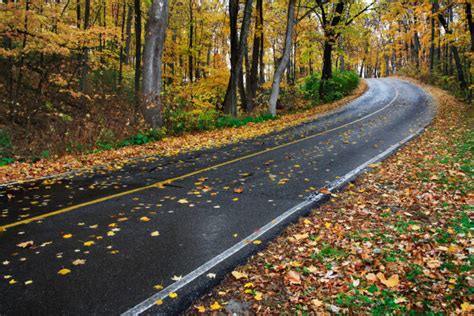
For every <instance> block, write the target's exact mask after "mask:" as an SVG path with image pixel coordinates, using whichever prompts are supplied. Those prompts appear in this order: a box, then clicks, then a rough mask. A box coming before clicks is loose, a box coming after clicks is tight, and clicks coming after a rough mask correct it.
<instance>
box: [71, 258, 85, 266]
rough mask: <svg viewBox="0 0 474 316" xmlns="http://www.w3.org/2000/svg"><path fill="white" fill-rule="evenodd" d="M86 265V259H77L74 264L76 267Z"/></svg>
mask: <svg viewBox="0 0 474 316" xmlns="http://www.w3.org/2000/svg"><path fill="white" fill-rule="evenodd" d="M85 263H86V260H85V259H76V260H74V261H73V262H72V264H73V265H75V266H78V265H81V264H85Z"/></svg>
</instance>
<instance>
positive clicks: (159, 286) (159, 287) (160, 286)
mask: <svg viewBox="0 0 474 316" xmlns="http://www.w3.org/2000/svg"><path fill="white" fill-rule="evenodd" d="M154 288H155V289H157V290H162V289H163V285H161V284H157V285H155V286H154Z"/></svg>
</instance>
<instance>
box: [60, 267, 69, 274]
mask: <svg viewBox="0 0 474 316" xmlns="http://www.w3.org/2000/svg"><path fill="white" fill-rule="evenodd" d="M68 273H71V270H69V269H66V268H63V269H61V270H59V271H58V274H60V275H66V274H68Z"/></svg>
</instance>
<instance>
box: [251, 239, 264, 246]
mask: <svg viewBox="0 0 474 316" xmlns="http://www.w3.org/2000/svg"><path fill="white" fill-rule="evenodd" d="M261 243H262V241H261V240H258V239H257V240H254V241H253V244H254V245H260V244H261Z"/></svg>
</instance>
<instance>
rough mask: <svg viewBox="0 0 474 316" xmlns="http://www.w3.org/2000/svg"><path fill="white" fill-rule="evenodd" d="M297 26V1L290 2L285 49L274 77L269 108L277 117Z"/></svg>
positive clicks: (291, 0)
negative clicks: (283, 77) (277, 108)
mask: <svg viewBox="0 0 474 316" xmlns="http://www.w3.org/2000/svg"><path fill="white" fill-rule="evenodd" d="M294 25H295V0H289V1H288V17H287V23H286V35H285V46H284V49H283V56H282V58H281V59H280V60H279V62H278V66H277V67H276V70H275V74H274V75H273V82H272V92H271V95H270V102H269V107H268V112H269V113H270V114H271V115H273V116H275V115H276V107H277V101H278V96H279V94H280V82H281V77H282V76H283V72H284V71H285V69H286V67H287V66H288V62H289V61H290V51H291V41H292V36H293V28H294Z"/></svg>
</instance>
